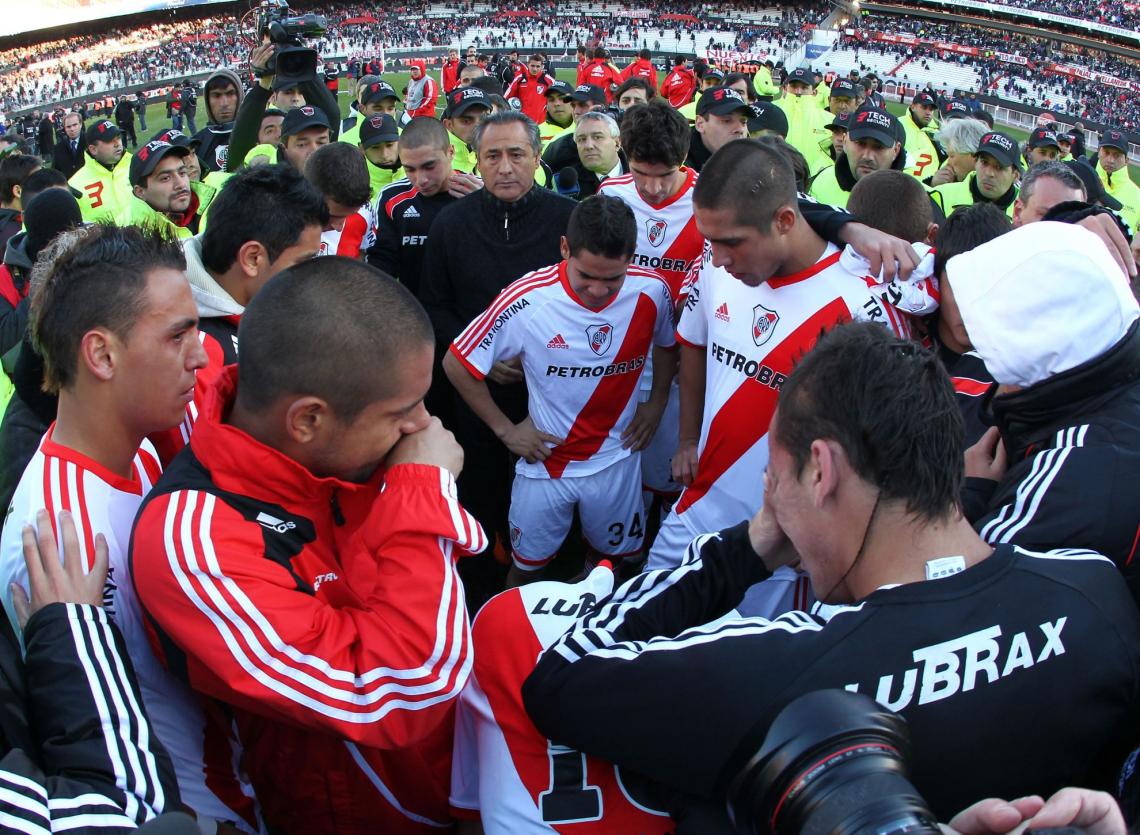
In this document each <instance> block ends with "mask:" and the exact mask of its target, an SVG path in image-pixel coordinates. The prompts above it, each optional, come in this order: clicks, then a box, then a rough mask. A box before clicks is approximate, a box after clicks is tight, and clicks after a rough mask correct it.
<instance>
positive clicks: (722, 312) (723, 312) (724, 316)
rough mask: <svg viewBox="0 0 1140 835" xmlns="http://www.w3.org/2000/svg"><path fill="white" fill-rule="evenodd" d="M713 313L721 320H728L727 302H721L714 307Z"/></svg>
mask: <svg viewBox="0 0 1140 835" xmlns="http://www.w3.org/2000/svg"><path fill="white" fill-rule="evenodd" d="M713 315H714V316H716V318H718V319H720V320H721V321H722V322H728V321H729V318H728V302H722V303H721V306H720V307H718V308H717V309H716V313H714V314H713Z"/></svg>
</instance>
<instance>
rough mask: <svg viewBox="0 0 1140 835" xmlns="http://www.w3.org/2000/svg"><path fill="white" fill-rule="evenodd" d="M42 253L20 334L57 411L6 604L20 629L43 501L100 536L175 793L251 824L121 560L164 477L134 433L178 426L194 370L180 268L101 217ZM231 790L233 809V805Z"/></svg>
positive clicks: (10, 555)
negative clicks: (152, 640) (163, 661)
mask: <svg viewBox="0 0 1140 835" xmlns="http://www.w3.org/2000/svg"><path fill="white" fill-rule="evenodd" d="M50 252H51V255H50V258H47V257H46V256H45V258H47V260H46V261H45V263H44V269H43V270H42V272H37V274H36V277H35V278H34V280H33V286H34V290H33V294H32V305H31V321H30V332H31V336H32V339H33V341H34V343H35V345H36V347H37V349H38V351H39V353H40V355H41V356H42V357H43V360H44V377H43V379H44V384H45V386H46V387H47V389H48V390H49V391H51V392H53V393H55V394H57V395H58V398H59V407H58V415H57V417H56V420H55V422H54V423H53V424H52V426H51V427H50V428H49V430H48V431H47V433H46V434H45V435H44V437H43V440H42V441H41V442H40V445H39V449H38V450H37V451H36V453H35V454H34V455H33V456H32V459H31V461H30V462H29V463H28V466H27V468H26V469H25V470H24V475H23V476H22V478H21V479H20V484H19V486H18V487H17V488H16V493H15V495H14V496H13V498H12V504H11V511H10V517H9V518H10V519H13V520H16V524H14V525H8V526H5V529H4V532H3V534H0V573H2V575H3V580H4V583H3V586H4V590H5V592H6V594H5V596H4V608H5V612H6V614H7V615H8V618H9V620H10V621H11V623H12V624H13V628H16V629H17V632H18V614H17V611H16V609H15V608H14V603H13V598H12V592H11V585H12V584H15V585H18V586H24V585H25V584H26V582H27V579H28V578H27V576H26V575H25V573H24V565H23V561H22V560H21V559H20V556H19V555H20V554H21V552H22V541H21V537H20V527H19V526H22V525H24V524H28V523H29V522H31V521H33V520H34V519H35V518H36V514H37V513H38V512H39V511H40V510H41V509H42V508H45V507H49V508H57V507H62V508H63V509H67V510H70V511H71V512H72V513H73V514H74V515H75V516H76V518H77V519H79V520H80V522H81V527H82V529H83V532H84V542H83V544H82V545H81V547H80V551H79V553H80V555H81V557H82V558H83V560H84V561H85V562H86V564H87V565H88V566H90V565H91V564H92V561H93V560H94V556H95V555H94V553H93V548H92V545H93V538H94V536H95V535H97V534H102V535H103V536H104V537H106V539H107V543H108V546H109V563H110V569H109V572H108V583H107V585H106V586H105V588H104V600H105V601H106V605H107V607H108V617H109V618H110V619H111V620H113V621H114V622H115V623H116V625H117V626H118V627H119V629H120V630H121V631H122V633H123V638H124V641H125V644H126V648H127V652H128V654H129V655H130V657H131V663H132V665H133V666H134V668H135V671H136V673H137V674H138V680H139V688H140V690H141V692H142V697H143V701H144V703H145V705H146V712H147V714H148V715H149V717H150V720H151V722H153V724H154V733H155V734H156V735H157V737H158V739H160V740H161V741H162V744H163V745H164V746H165V747H166V749H167V750H168V751H170V754H171V760H172V761H173V763H174V769H175V772H176V774H177V776H178V781H179V793H180V794H181V798H182V800H183V802H185V803H186V804H187V805H188V806H189V807H190V808H192V809H194V810H195V811H196V812H197V813H198V814H199V815H200V816H201V817H202V818H203V819H207V820H208V819H212V820H214V821H233V822H235V823H239V822H244V825H245V826H246V827H249V826H251V825H252V818H253V807H254V804H253V802H252V801H251V800H250V799H249V797H248V796H243V795H242V793H241V785H240V783H239V782H238V778H237V776H236V774H234V773H233V772H232V771H231V772H230V773H228V774H226V773H225V771H224V769H222V768H219V767H218V764H217V763H213V762H211V779H210V781H209V782H207V780H206V769H205V759H204V758H205V756H206V754H205V750H208V749H209V748H210V746H211V745H216V744H220V745H222V746H226V745H227V741H226V738H225V735H224V733H223V735H222V736H221V737H214V736H213V733H214V732H213V731H212V730H208V729H209V727H210V726H209V724H208V723H207V719H206V717H205V715H204V714H203V712H202V710H201V708H200V706H199V705H198V704H197V703H196V702H195V700H194V698H193V697H192V695H191V694H190V692H189V691H188V690H187V689H186V688H185V687H184V686H183V685H181V684H180V683H179V682H178V681H177V680H175V679H174V678H173V677H172V676H170V675H169V674H168V673H167V672H165V671H164V670H163V669H162V667H161V665H160V664H159V661H158V659H157V658H156V657H155V655H154V653H153V652H152V650H151V648H150V646H149V644H148V643H147V640H148V639H147V631H148V630H147V627H146V626H145V625H144V622H143V619H142V613H141V611H140V610H139V607H138V603H137V599H136V597H135V594H134V588H133V584H132V572H131V566H130V564H129V563H128V560H127V536H128V534H127V531H129V529H130V526H131V523H132V521H133V519H134V516H135V512H136V511H137V510H138V508H139V505H140V504H141V503H142V501H143V497H144V496H146V494H147V493H148V492H149V491H150V489H151V486H152V485H153V484H154V482H155V481H156V480H157V478H158V475H159V473H160V471H161V468H160V466H159V463H158V460H157V458H156V456H155V454H154V450H153V448H152V447H151V446H150V444H148V443H146V442H145V438H146V436H147V435H148V434H150V433H152V432H158V431H161V430H165V429H168V428H170V427H172V426H174V425H176V424H177V422H178V421H179V420H180V419H181V416H182V412H183V410H184V409H185V406H186V401H187V397H186V394H187V391H188V390H189V389H191V388H192V387H193V382H194V372H195V370H196V369H198V368H200V367H202V366H203V365H204V364H205V352H204V351H203V349H202V346H201V344H200V342H199V341H198V337H197V329H196V328H195V324H194V323H195V321H196V318H197V316H196V314H195V311H194V302H193V299H192V298H191V295H190V290H189V287H187V285H186V281H185V277H184V275H183V268H184V266H185V262H184V261H183V259H182V254H181V252H179V250H178V247H177V245H175V244H173V243H171V242H169V241H167V240H164V239H163V238H162V237H161V236H160V235H159V234H158V233H154V232H144V231H141V230H138V229H135V228H119V227H113V226H106V225H96V226H92V227H88V228H85V229H79V230H74V231H72V232H69V233H67V234H66V235H64V236H63V237H62V238H61V239H59V240H58V241H57V244H56V245H55V246H54V247H53V248H52V249H51V250H50ZM73 485H74V486H73ZM140 721H141V719H140ZM137 768H138V771H139V774H140V775H141V777H142V779H144V780H146V781H147V782H148V783H151V784H155V783H158V782H159V777H158V775H157V774H156V773H155V772H154V765H153V764H145V763H144V764H140V765H139V766H138V767H137ZM234 797H237V798H239V799H240V805H238V806H234V807H231V806H230V805H229V803H230V802H232V800H233V798H234ZM156 799H157V796H156ZM160 802H171V801H169V800H165V799H163V800H162V801H160Z"/></svg>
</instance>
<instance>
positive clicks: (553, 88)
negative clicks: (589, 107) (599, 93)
mask: <svg viewBox="0 0 1140 835" xmlns="http://www.w3.org/2000/svg"><path fill="white" fill-rule="evenodd" d="M573 92H574V88H573V87H571V86H570V85H569V84H567V83H566V82H565V81H555V82H554V83H553V84H551V85H550V86H549V87H547V88H546V92H545V93H543V95H545V96H549V95H552V94H555V93H556V94H558V95H560V96H569V95H571V94H573Z"/></svg>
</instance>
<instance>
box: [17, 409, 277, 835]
mask: <svg viewBox="0 0 1140 835" xmlns="http://www.w3.org/2000/svg"><path fill="white" fill-rule="evenodd" d="M54 430H55V424H52V426H51V427H49V428H48V431H47V433H46V434H45V435H44V437H43V439H42V440H41V441H40V446H39V448H38V449H37V450H36V453H35V455H33V456H32V459H31V461H30V462H28V466H27V468H25V470H24V474H23V476H21V478H20V483H19V485H18V486H17V487H16V492H15V494H14V495H13V497H12V504H11V506H10V507H9V510H8V522H7V524H5V525H4V530H3V534H0V579H2V580H3V582H4V591H3V595H4V597H3V600H4V610H5V613H6V614H7V616H8V618H9V620H10V621H11V622H12V626H13V629H15V630H16V634H17V635H18V634H20V630H19V629H18V628H17V627H16V618H15V610H14V608H13V606H12V593H11V591H9V584H10V583H13V582H14V583H18V584H19V585H21V586H23V587H24V589H25V590H27V587H28V574H27V569H26V567H25V565H24V554H23V543H22V530H23V527H24V525H27V524H30V525H35V523H36V514H37V513H38V512H39V511H40V510H46V511H47V512H48V515H49V516H50V517H51V519H52V524H53V526H54V525H55V524H56V517H57V516H58V515H59V512H60V511H61V510H67V511H69V512H70V513H71V514H72V517H73V518H74V520H75V527H76V533H77V534H78V538H79V549H80V554H81V555H82V557H83V559H84V562H85V565H86V568H87V569H88V570H89V569H90V567H91V565H92V563H93V562H94V559H95V537H96V536H97V535H98V534H103V536H104V537H105V538H106V540H107V548H108V563H109V565H108V571H107V581H106V585H105V586H104V591H103V605H104V606H105V608H106V610H107V614H108V615H109V616H110V617H111V619H112V620H114V622H115V624H116V625H117V626H118V627H119V630H120V631H121V632H122V633H123V640H124V641H125V643H126V647H127V654H128V655H129V656H130V658H131V663H132V665H133V666H134V668H135V673H136V675H137V676H138V681H139V690H140V692H141V693H142V697H143V704H144V706H145V707H146V712H147V715H148V716H149V718H150V721H151V725H152V726H153V728H154V732H155V734H156V735H157V736H158V738H159V739H160V740H161V741H162V744H163V745H165V746H166V749H167V751H169V753H170V757H171V760H172V761H173V762H174V766H175V772H176V774H177V776H178V789H179V792H180V794H181V795H182V800H183V802H185V803H186V804H187V805H188V806H190V807H191V808H192V809H194V810H195V812H197V813H198V814H199V815H204V816H208V817H212V818H214V819H215V820H233V821H240V822H243V823H244V825H243V827H242V828H243V829H246V828H248V829H249V830H250V831H256V830H255V825H256V820H257V818H256V813H255V807H254V801H253V799H252V791H249V790H248V787H246V786H243V785H241V784H240V783H239V782H238V780H237V778H236V777H235V775H234V769H233V764H234V762H236V760H235V759H234V751H233V750H232V749H231V747H230V740H229V735H228V733H227V731H226V729H225V728H224V727H218V725H217V723H216V721H215V717H207V716H206V714H205V713H204V712H203V710H202V707H201V705H200V703H199V702H198V701H197V697H195V696H194V694H192V693H191V692H190V690H189V689H188V688H187V687H186V686H185V685H183V684H182V683H181V682H180V681H178V680H177V679H176V678H175V677H174V676H173V675H172V674H170V673H169V672H167V671H166V670H165V669H164V668H163V666H162V665H161V663H160V662H159V660H158V659H157V658H156V657H155V655H154V652H153V651H152V650H151V646H150V643H149V640H148V637H147V629H148V627H147V626H146V624H145V623H144V620H143V615H142V609H141V607H140V605H139V601H138V597H137V596H136V594H135V585H134V582H133V580H132V579H131V567H130V563H129V561H128V558H127V554H128V548H129V544H130V536H131V528H132V526H133V524H134V520H135V515H136V513H137V512H138V509H139V505H140V504H142V500H143V498H144V497H145V496H146V494H147V493H149V492H150V490H151V488H152V487H153V486H154V483H155V482H156V481H157V480H158V477H159V476H160V475H161V474H162V468H161V466H160V464H159V460H158V454H157V453H156V452H155V450H154V447H153V446H151V444H150V443H149V442H148V441H144V442H143V445H142V446H141V447H140V448H139V451H138V453H137V454H136V456H135V459H134V462H133V463H132V465H131V477H130V478H124V477H122V476H120V475H116V474H115V473H112V472H110V471H108V470H107V469H106V468H104V467H102V466H100V465H99V464H98V463H97V462H95V461H93V460H91V459H90V458H87V457H86V456H84V455H82V454H80V453H78V452H76V451H75V450H72V449H69V448H67V447H65V446H63V445H62V444H58V443H56V442H55V441H54V440H52V433H53V432H54ZM57 534H58V531H57ZM139 767H153V765H151V766H148V765H147V764H146V763H143V764H141V765H140V766H139ZM154 782H157V780H154ZM223 798H224V799H223Z"/></svg>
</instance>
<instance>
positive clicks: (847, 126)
mask: <svg viewBox="0 0 1140 835" xmlns="http://www.w3.org/2000/svg"><path fill="white" fill-rule="evenodd" d="M852 118H853V116H852V114H850V113H840V114H839V115H838V116H836V117H835V118H834V119H832V120H831V121H830V122H829V123H828V124H826V125H824V127H826V128H827V129H828V130H829V131H831V132H832V133H835V132H836V131H838V130H841V131H843V132H844V133H847V132H848V131H849V130H851V119H852Z"/></svg>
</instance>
